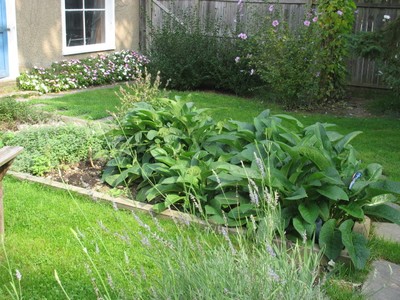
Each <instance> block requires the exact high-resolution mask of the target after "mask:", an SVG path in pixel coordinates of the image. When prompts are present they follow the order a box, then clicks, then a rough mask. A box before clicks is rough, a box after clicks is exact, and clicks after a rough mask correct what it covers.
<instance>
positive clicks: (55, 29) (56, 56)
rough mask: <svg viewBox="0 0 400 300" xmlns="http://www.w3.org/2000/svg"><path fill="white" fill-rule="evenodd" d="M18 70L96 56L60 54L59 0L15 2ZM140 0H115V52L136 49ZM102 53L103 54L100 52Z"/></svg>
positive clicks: (60, 23) (137, 46) (89, 54)
mask: <svg viewBox="0 0 400 300" xmlns="http://www.w3.org/2000/svg"><path fill="white" fill-rule="evenodd" d="M15 9H16V24H17V26H16V30H17V41H18V60H19V71H20V72H22V71H24V70H26V69H29V68H31V67H33V66H41V67H47V66H49V65H50V64H51V63H52V62H54V61H60V60H63V59H72V58H81V57H87V56H91V55H96V54H98V53H99V52H91V53H84V54H74V55H63V53H62V52H63V47H62V39H63V34H62V16H61V14H62V9H61V0H50V1H49V0H29V1H27V0H15ZM139 12H140V9H139V0H115V49H112V50H110V51H105V52H113V51H120V50H123V49H132V50H138V49H139ZM103 53H104V51H103Z"/></svg>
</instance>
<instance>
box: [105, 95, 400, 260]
mask: <svg viewBox="0 0 400 300" xmlns="http://www.w3.org/2000/svg"><path fill="white" fill-rule="evenodd" d="M159 101H160V102H162V103H164V107H163V108H162V109H160V108H157V107H154V106H153V105H151V104H149V103H137V104H135V105H134V107H133V109H132V110H130V111H129V112H128V113H127V115H126V116H125V117H123V118H122V119H121V120H120V123H119V125H120V128H119V129H116V130H114V131H112V132H111V133H110V134H111V135H113V136H115V149H113V150H112V151H111V152H112V153H113V158H112V159H111V160H110V161H109V162H108V163H107V166H106V168H105V170H104V173H103V180H104V181H105V182H107V183H109V184H110V185H112V186H118V185H125V184H127V185H130V186H135V189H136V191H137V194H136V195H135V198H136V199H137V200H139V201H148V202H151V203H153V204H154V209H156V210H158V211H162V210H165V209H167V208H170V207H173V208H175V209H180V210H189V211H193V212H194V213H195V214H198V215H201V214H200V210H199V209H198V206H200V207H201V208H202V211H204V215H205V216H206V218H207V220H209V221H212V222H214V223H216V224H227V225H228V226H242V225H246V226H247V227H248V226H251V224H252V223H251V222H250V221H249V217H250V216H251V215H253V216H255V215H256V212H257V210H258V209H259V207H258V205H259V203H262V201H261V200H260V198H257V195H258V194H261V195H262V197H267V196H266V195H267V194H268V193H267V192H264V191H261V190H258V189H257V186H261V185H264V186H267V187H269V190H271V189H272V190H274V191H277V192H278V193H279V195H280V203H281V208H282V218H283V219H284V220H285V230H286V232H287V234H290V235H292V236H295V237H299V238H302V237H303V236H307V238H308V239H312V238H315V240H316V242H319V244H320V246H321V247H323V248H324V249H325V250H326V255H327V256H328V257H329V258H330V259H336V258H337V257H338V256H339V255H340V251H341V250H342V249H343V248H346V249H347V250H348V252H349V254H350V256H351V258H352V260H353V263H354V264H355V266H356V267H357V268H363V266H364V265H365V263H366V260H367V257H368V255H369V254H368V249H367V247H366V240H365V238H364V237H361V236H359V235H358V234H356V233H353V232H352V231H351V230H352V227H353V224H354V222H355V221H362V220H363V219H364V217H365V215H374V216H378V217H381V218H385V219H387V220H389V221H392V222H395V223H400V212H398V211H396V210H393V209H391V208H390V207H389V206H387V205H386V204H385V203H386V202H388V201H391V197H390V196H387V195H389V194H395V195H400V183H398V182H392V181H390V180H387V179H386V178H384V177H383V176H382V167H381V166H380V165H379V164H374V163H373V164H369V165H367V166H366V167H363V166H361V165H360V162H359V161H358V160H357V158H356V152H355V150H354V148H353V147H352V146H351V144H350V142H351V141H352V139H354V138H355V137H356V136H357V135H358V134H360V132H353V133H349V134H347V135H344V136H343V135H341V134H339V133H338V132H335V131H331V130H330V128H331V127H332V125H329V124H320V123H316V124H313V125H311V126H308V127H305V126H304V125H303V124H302V123H301V122H300V121H299V120H297V119H295V118H293V117H291V116H288V115H275V116H274V115H271V114H270V112H269V111H268V110H266V111H264V112H262V113H261V114H260V115H259V116H257V117H256V118H254V120H253V122H251V123H245V122H238V121H234V120H231V121H228V122H226V123H216V122H214V120H212V119H211V118H210V117H208V116H206V115H205V114H204V110H197V109H196V108H195V107H194V105H193V103H185V102H183V101H181V100H179V99H178V100H177V101H174V100H171V99H160V100H159ZM263 164H264V168H262V167H260V166H262V165H263ZM358 172H360V173H358ZM358 174H362V176H361V177H360V176H359V175H358ZM264 193H266V194H265V195H264ZM249 194H250V197H249V196H248V195H249ZM188 195H194V196H195V197H196V199H197V200H198V205H197V206H196V205H195V204H194V203H193V201H192V199H191V198H190V197H189V196H188ZM256 221H257V220H256ZM321 227H322V229H321V230H320V228H321Z"/></svg>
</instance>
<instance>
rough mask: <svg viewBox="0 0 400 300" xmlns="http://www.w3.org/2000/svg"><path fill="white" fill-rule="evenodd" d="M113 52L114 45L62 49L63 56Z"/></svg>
mask: <svg viewBox="0 0 400 300" xmlns="http://www.w3.org/2000/svg"><path fill="white" fill-rule="evenodd" d="M112 50H115V45H107V44H98V45H90V46H75V47H64V49H63V53H62V54H63V55H64V56H67V55H76V54H84V53H90V52H100V51H112Z"/></svg>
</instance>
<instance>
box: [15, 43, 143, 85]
mask: <svg viewBox="0 0 400 300" xmlns="http://www.w3.org/2000/svg"><path fill="white" fill-rule="evenodd" d="M148 62H149V61H148V59H147V58H146V57H145V56H143V55H141V54H139V53H137V52H135V51H131V50H123V51H120V52H115V53H112V54H109V55H104V54H100V55H98V56H97V57H89V58H84V59H71V60H63V61H60V62H54V63H53V64H52V65H51V66H50V67H49V68H41V67H34V68H33V69H32V70H29V71H27V72H25V73H23V74H21V75H20V76H19V77H18V78H17V82H18V86H19V88H20V89H22V90H30V91H38V92H41V93H50V92H60V91H65V90H70V89H82V88H86V87H89V86H96V85H103V84H109V83H114V82H119V81H127V80H132V79H134V78H136V77H137V76H138V74H139V73H140V72H141V70H142V68H143V67H144V66H145V65H146V64H147V63H148Z"/></svg>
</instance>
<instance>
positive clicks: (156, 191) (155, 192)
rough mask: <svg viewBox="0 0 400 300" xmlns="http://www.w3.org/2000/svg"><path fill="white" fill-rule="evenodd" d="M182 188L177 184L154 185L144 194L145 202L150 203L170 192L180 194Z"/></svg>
mask: <svg viewBox="0 0 400 300" xmlns="http://www.w3.org/2000/svg"><path fill="white" fill-rule="evenodd" d="M181 191H182V186H181V185H179V184H156V185H154V186H153V187H152V188H150V189H149V190H148V191H147V193H146V199H147V201H151V200H153V199H154V198H156V197H158V196H164V195H165V194H168V193H171V192H178V193H179V192H181Z"/></svg>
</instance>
